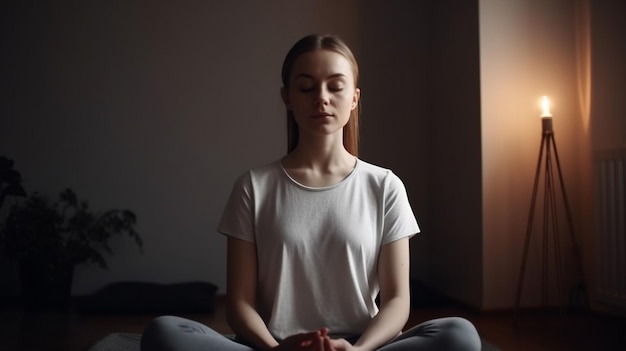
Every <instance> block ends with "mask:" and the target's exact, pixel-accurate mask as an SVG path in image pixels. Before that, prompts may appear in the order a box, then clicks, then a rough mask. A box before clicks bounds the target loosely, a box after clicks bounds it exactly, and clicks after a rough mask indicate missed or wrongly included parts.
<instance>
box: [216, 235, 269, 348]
mask: <svg viewBox="0 0 626 351" xmlns="http://www.w3.org/2000/svg"><path fill="white" fill-rule="evenodd" d="M227 255H228V258H227V283H226V285H227V288H226V289H227V292H226V294H227V318H228V323H229V324H230V327H231V328H232V329H233V331H234V332H235V333H236V334H237V335H238V336H239V337H241V338H243V339H245V340H246V341H247V342H250V343H252V344H253V345H254V346H255V347H256V348H258V349H260V350H269V349H271V348H273V347H276V346H277V345H278V342H277V341H276V339H274V337H273V336H272V335H271V334H270V332H269V330H268V329H267V326H266V325H265V322H264V321H263V319H262V318H261V316H260V315H259V313H258V312H257V310H256V286H257V252H256V245H255V244H254V243H251V242H247V241H244V240H241V239H236V238H233V237H228V253H227Z"/></svg>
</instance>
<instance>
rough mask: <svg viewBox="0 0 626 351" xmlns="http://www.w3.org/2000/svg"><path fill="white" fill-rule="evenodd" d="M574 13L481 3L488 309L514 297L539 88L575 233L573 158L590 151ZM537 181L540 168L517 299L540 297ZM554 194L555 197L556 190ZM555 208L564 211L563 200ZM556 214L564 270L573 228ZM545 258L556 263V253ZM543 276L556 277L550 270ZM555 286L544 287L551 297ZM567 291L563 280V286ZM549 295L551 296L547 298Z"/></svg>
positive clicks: (548, 4)
mask: <svg viewBox="0 0 626 351" xmlns="http://www.w3.org/2000/svg"><path fill="white" fill-rule="evenodd" d="M575 10H576V7H575V4H574V3H573V2H572V1H568V0H551V1H543V0H542V1H539V0H533V1H527V0H509V1H499V0H481V2H480V42H481V107H482V121H481V122H482V140H483V145H482V158H483V163H482V167H483V201H484V202H483V223H484V232H483V248H484V255H483V260H484V263H483V267H484V271H483V272H484V273H483V274H484V279H485V280H484V295H483V307H484V308H486V309H498V308H508V307H511V306H513V305H514V302H515V293H516V288H517V285H518V277H519V272H520V271H519V270H520V262H521V258H522V251H523V246H524V239H525V236H526V228H527V220H528V218H529V210H530V203H531V194H532V186H533V180H534V173H535V170H536V166H537V159H538V153H539V146H540V141H541V120H540V117H539V116H540V114H541V110H540V105H539V101H540V98H541V96H542V95H547V96H548V97H549V98H550V100H551V102H552V114H553V116H554V117H553V120H554V130H555V140H556V144H557V149H558V154H559V158H560V162H561V167H562V171H563V176H564V179H565V186H566V190H567V191H568V200H569V203H570V206H572V211H573V215H574V219H575V221H574V222H575V223H574V231H575V232H577V234H578V235H579V236H580V234H581V233H580V229H581V225H582V221H583V220H584V219H583V217H582V216H581V213H582V211H581V209H582V205H581V193H582V190H581V187H582V186H584V184H582V183H581V175H580V173H579V172H578V171H579V170H580V169H581V168H580V167H582V165H581V164H580V163H581V162H585V160H584V158H579V155H581V153H582V154H586V151H585V149H584V148H585V143H584V142H581V141H580V138H581V137H582V138H586V137H585V135H584V134H583V122H582V117H581V111H580V109H579V95H578V81H577V78H578V76H577V66H576V64H577V47H576V42H577V38H576V30H575V29H576V23H575V19H576V12H575ZM583 140H584V139H583ZM544 162H545V158H544ZM587 166H588V164H587ZM542 172H543V171H542ZM555 176H557V175H556V173H555ZM542 184H543V173H542V178H541V181H540V187H539V197H538V199H537V208H536V211H535V215H534V224H535V226H534V227H533V231H532V235H533V236H532V240H531V245H530V249H529V250H530V251H529V256H528V258H529V262H528V266H527V269H526V275H525V281H524V290H523V292H522V302H521V304H522V306H528V305H537V304H539V303H540V292H541V285H540V284H541V277H540V264H541V261H540V258H541V251H540V249H541V247H542V245H541V238H542V236H541V235H542V234H541V233H542V232H541V224H542V223H543V222H542V221H543V215H542V208H543V200H542V199H543V191H542V188H543V187H542ZM556 185H557V186H558V185H559V183H558V182H557V183H556ZM557 195H558V196H557V201H561V200H560V199H561V195H560V192H557ZM558 206H559V207H560V208H561V209H562V208H563V207H561V206H563V205H562V203H559V204H558ZM559 216H560V217H559V222H560V223H559V227H560V238H561V242H562V243H564V244H565V249H564V253H563V255H564V258H565V259H566V265H565V271H566V273H567V274H571V273H572V269H573V268H574V265H573V264H572V254H571V252H572V247H571V246H568V245H567V244H568V243H570V242H571V241H570V240H569V230H568V226H567V222H566V221H565V215H564V213H563V212H559ZM578 240H580V238H578ZM549 258H550V260H553V258H554V253H553V252H550V254H549ZM549 279H550V282H554V281H555V280H554V279H555V278H554V276H551V278H549ZM554 288H555V286H554V285H550V288H549V289H550V291H551V294H553V293H554V291H556V290H555V289H554ZM569 288H570V285H569V282H568V281H566V287H565V289H569ZM555 301H557V300H555V297H554V295H551V297H550V303H553V302H555Z"/></svg>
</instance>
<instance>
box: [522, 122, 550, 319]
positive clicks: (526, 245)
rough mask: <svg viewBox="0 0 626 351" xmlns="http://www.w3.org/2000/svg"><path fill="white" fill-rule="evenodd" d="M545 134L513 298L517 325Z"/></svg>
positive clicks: (542, 137)
mask: <svg viewBox="0 0 626 351" xmlns="http://www.w3.org/2000/svg"><path fill="white" fill-rule="evenodd" d="M546 137H547V135H546V134H542V136H541V145H540V146H539V159H538V160H537V169H536V171H535V182H534V185H533V194H532V197H531V199H530V213H529V214H528V224H527V226H526V239H525V240H524V253H523V254H522V263H521V266H520V273H519V278H518V281H517V294H516V297H515V316H514V321H515V323H517V314H518V311H519V306H520V300H521V297H522V287H523V285H524V274H525V272H526V260H527V258H528V246H529V245H530V237H531V234H532V228H533V219H534V214H535V204H536V201H537V185H538V183H539V173H540V171H541V159H542V158H543V148H544V145H547V144H546Z"/></svg>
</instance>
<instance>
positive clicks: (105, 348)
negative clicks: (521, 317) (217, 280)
mask: <svg viewBox="0 0 626 351" xmlns="http://www.w3.org/2000/svg"><path fill="white" fill-rule="evenodd" d="M140 340H141V334H128V333H114V334H110V335H107V336H106V337H105V338H103V339H102V340H100V341H98V342H97V343H95V344H94V345H93V346H91V347H89V348H88V349H87V351H139V342H140ZM482 342H483V348H482V351H500V349H499V348H497V347H496V346H495V345H493V344H491V343H489V342H488V341H486V340H483V341H482Z"/></svg>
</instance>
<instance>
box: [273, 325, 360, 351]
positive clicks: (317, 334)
mask: <svg viewBox="0 0 626 351" xmlns="http://www.w3.org/2000/svg"><path fill="white" fill-rule="evenodd" d="M273 350H275V351H356V350H357V349H356V348H355V347H354V346H352V344H350V343H349V342H348V341H347V340H345V339H331V338H330V337H329V336H328V329H326V328H322V329H320V330H317V331H313V332H309V333H302V334H296V335H292V336H290V337H288V338H286V339H284V340H283V341H282V342H280V344H279V345H278V346H276V347H275V348H273Z"/></svg>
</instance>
